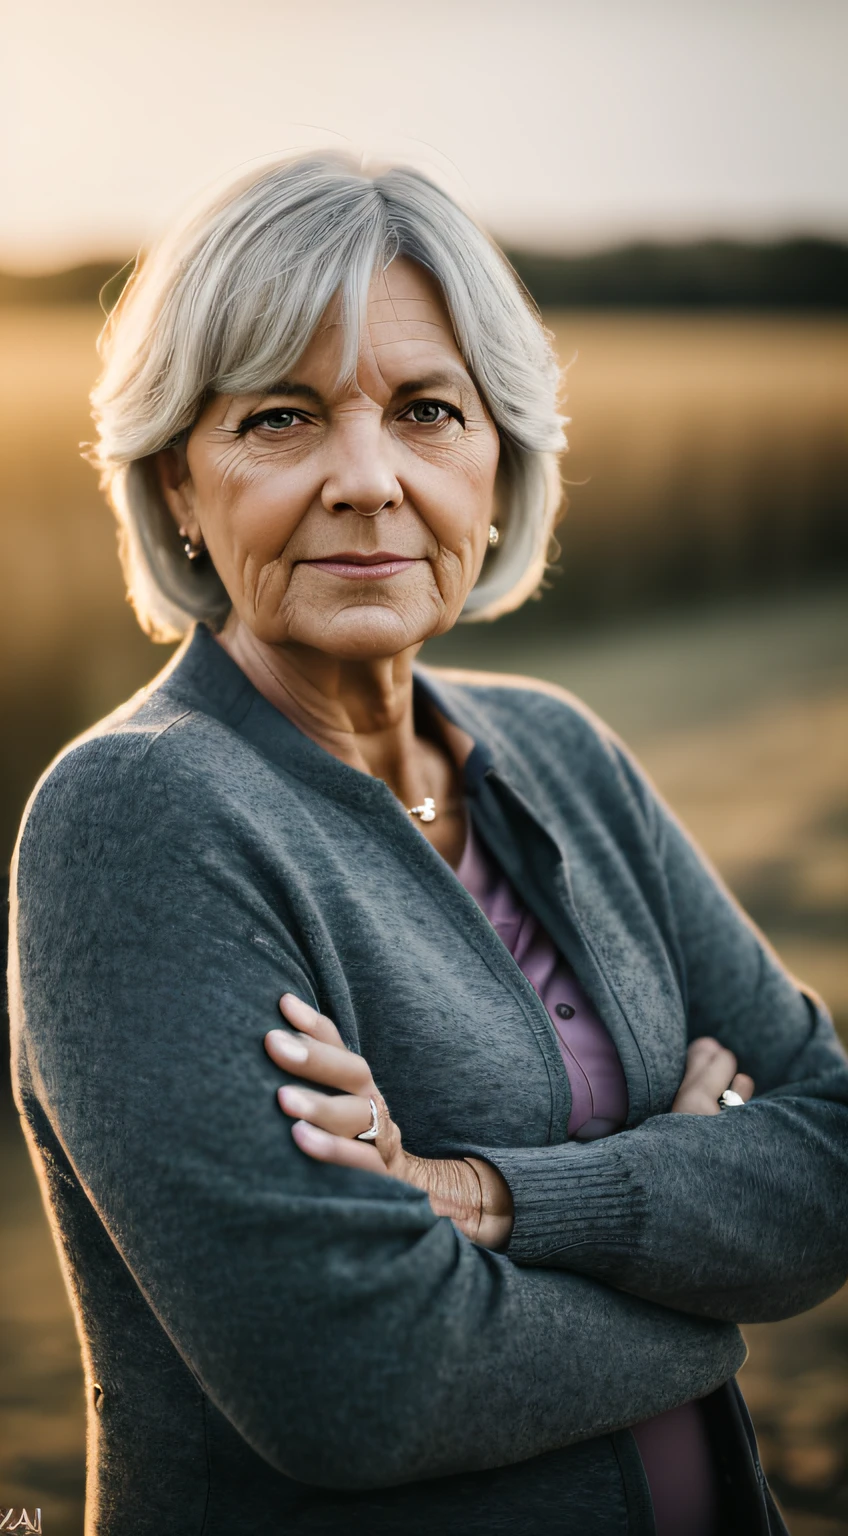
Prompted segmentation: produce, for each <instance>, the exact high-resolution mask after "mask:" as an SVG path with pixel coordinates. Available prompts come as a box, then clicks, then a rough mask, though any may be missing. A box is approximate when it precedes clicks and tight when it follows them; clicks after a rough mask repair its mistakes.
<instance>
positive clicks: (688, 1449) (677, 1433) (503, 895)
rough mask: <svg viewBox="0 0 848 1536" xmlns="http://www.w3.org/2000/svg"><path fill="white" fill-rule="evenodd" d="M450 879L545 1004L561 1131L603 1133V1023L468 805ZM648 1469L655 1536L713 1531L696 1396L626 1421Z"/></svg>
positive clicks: (613, 1106)
mask: <svg viewBox="0 0 848 1536" xmlns="http://www.w3.org/2000/svg"><path fill="white" fill-rule="evenodd" d="M466 818H467V823H466V824H467V833H466V842H465V848H464V850H463V854H462V858H461V859H460V862H459V865H458V867H457V869H456V871H455V873H456V875H457V878H458V879H459V880H460V881H461V882H462V884H463V885H464V886H465V888H466V890H467V891H469V892H470V894H471V895H472V896H473V897H474V899H475V901H476V902H477V904H478V905H479V906H480V907H481V908H482V910H483V912H484V913H485V914H486V916H487V918H488V919H489V922H490V923H491V924H492V927H493V928H494V929H495V931H496V933H497V934H498V935H499V936H500V938H501V939H502V940H503V942H504V944H505V945H506V947H507V949H508V950H509V952H510V954H511V955H512V956H513V958H514V959H515V960H516V962H517V964H518V965H519V966H520V968H521V970H522V971H523V972H524V975H525V976H526V977H527V979H528V981H530V982H531V984H532V985H533V987H534V988H535V990H536V991H537V992H538V994H539V997H540V998H541V1000H542V1002H543V1003H544V1005H545V1007H546V1008H547V1010H548V1013H549V1015H550V1018H551V1023H552V1024H553V1026H554V1029H555V1030H556V1036H557V1041H558V1042H559V1048H560V1051H561V1053H562V1059H563V1061H564V1063H565V1070H566V1072H567V1073H568V1080H569V1082H570V1084H571V1098H572V1103H571V1114H570V1115H569V1117H568V1134H569V1136H570V1137H574V1138H575V1139H576V1140H578V1141H594V1140H596V1139H597V1138H598V1137H600V1136H609V1135H610V1134H611V1133H612V1132H614V1131H618V1130H620V1129H621V1127H622V1126H623V1125H624V1122H625V1120H626V1118H627V1108H628V1099H627V1083H626V1081H625V1077H624V1071H623V1069H622V1065H621V1060H620V1058H619V1055H618V1051H617V1050H616V1047H615V1044H614V1043H613V1040H612V1037H611V1035H610V1034H609V1032H608V1030H607V1028H606V1025H605V1024H604V1023H603V1021H602V1020H601V1019H600V1018H599V1016H598V1014H597V1013H596V1011H595V1009H594V1008H593V1007H592V1004H591V1003H590V1001H589V999H588V997H587V996H586V994H585V992H584V991H583V990H582V988H581V986H580V983H579V982H578V980H577V977H576V976H575V974H574V971H573V970H572V969H571V966H570V965H569V964H568V962H567V961H566V959H565V957H564V956H563V955H561V954H560V953H559V951H558V950H557V949H556V947H555V946H554V944H553V942H552V940H551V939H550V938H549V937H548V934H547V933H546V932H545V930H544V928H542V926H541V924H540V923H539V921H538V919H537V918H536V917H535V916H534V914H533V913H532V912H530V911H529V910H528V909H527V907H526V906H525V905H524V903H523V901H522V900H521V898H520V896H519V895H518V892H517V891H516V890H515V887H514V886H513V885H512V883H511V881H510V880H509V879H508V877H507V876H506V874H505V873H504V871H503V870H502V869H501V867H500V865H499V864H498V863H497V861H496V860H495V858H494V857H493V856H492V854H491V853H490V852H489V849H488V848H487V847H486V845H485V844H484V843H483V842H482V840H481V838H480V837H479V836H478V835H477V832H476V831H475V829H474V826H473V824H472V822H471V818H470V815H468V812H467V811H466ZM630 1428H631V1432H632V1434H633V1435H634V1437H635V1440H636V1444H637V1446H638V1448H639V1454H640V1456H641V1458H642V1462H643V1465H644V1468H645V1473H646V1476H647V1479H648V1484H649V1487H650V1490H651V1498H652V1500H653V1505H654V1516H655V1519H656V1525H657V1533H658V1536H715V1531H716V1510H717V1494H716V1483H715V1480H714V1472H713V1464H712V1460H711V1454H710V1448H709V1442H708V1440H707V1435H706V1428H705V1424H704V1419H703V1415H702V1413H701V1409H700V1405H699V1403H698V1402H697V1400H693V1401H691V1402H688V1403H683V1404H681V1406H680V1407H679V1408H672V1409H670V1410H669V1411H668V1412H667V1413H661V1414H658V1415H657V1416H656V1417H655V1418H653V1419H646V1420H645V1421H644V1422H643V1423H641V1424H633V1425H631V1426H630Z"/></svg>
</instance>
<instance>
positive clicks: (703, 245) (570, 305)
mask: <svg viewBox="0 0 848 1536" xmlns="http://www.w3.org/2000/svg"><path fill="white" fill-rule="evenodd" d="M507 254H508V255H509V258H510V260H511V262H512V263H513V266H514V267H515V269H516V271H517V272H518V273H519V275H520V276H521V278H522V280H523V282H524V283H525V284H526V286H527V288H528V289H529V291H530V293H531V294H532V295H533V298H534V299H535V300H536V302H537V304H539V305H540V306H541V307H542V308H545V309H553V308H561V309H724V310H728V309H740V310H752V309H754V310H755V309H763V310H813V311H822V310H830V311H838V310H846V309H848V244H845V243H843V242H842V241H838V240H824V239H814V238H812V237H807V238H798V239H793V240H782V241H777V242H774V243H773V244H769V245H762V244H746V243H743V242H741V241H736V240H703V241H698V242H696V243H693V244H688V245H658V244H650V243H647V242H645V243H640V244H634V245H626V246H620V247H618V248H616V249H614V250H608V251H597V252H592V253H591V254H588V255H582V256H574V255H572V256H548V255H540V254H538V253H534V252H532V251H516V250H509V251H508V253H507ZM132 267H133V262H132V260H130V261H128V262H126V263H124V264H121V263H120V262H117V261H116V262H112V261H95V262H88V263H86V264H85V265H83V266H78V267H72V268H70V269H69V270H68V271H65V272H51V273H46V274H42V275H39V276H32V277H28V276H23V275H16V274H14V273H3V272H0V304H28V303H29V304H75V303H91V302H93V301H94V302H96V301H97V299H98V298H100V300H101V303H102V305H103V307H104V308H105V309H106V310H108V309H110V308H111V306H112V305H113V304H114V303H115V301H116V300H117V298H118V297H119V295H120V293H121V289H122V288H123V286H124V283H125V282H126V281H127V278H128V277H129V275H130V272H131V271H132Z"/></svg>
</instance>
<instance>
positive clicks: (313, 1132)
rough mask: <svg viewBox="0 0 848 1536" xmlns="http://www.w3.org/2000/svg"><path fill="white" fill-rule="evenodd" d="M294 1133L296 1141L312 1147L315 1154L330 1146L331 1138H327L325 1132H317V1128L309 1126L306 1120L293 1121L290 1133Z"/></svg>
mask: <svg viewBox="0 0 848 1536" xmlns="http://www.w3.org/2000/svg"><path fill="white" fill-rule="evenodd" d="M294 1131H297V1136H296V1137H295V1140H296V1141H298V1142H306V1144H307V1146H310V1147H314V1148H315V1150H316V1152H317V1151H322V1152H325V1151H326V1150H327V1148H328V1147H329V1146H330V1145H331V1144H332V1140H333V1138H332V1136H328V1135H327V1132H326V1131H319V1129H318V1127H317V1126H316V1125H310V1124H309V1121H308V1120H295V1123H294V1125H293V1126H292V1132H294Z"/></svg>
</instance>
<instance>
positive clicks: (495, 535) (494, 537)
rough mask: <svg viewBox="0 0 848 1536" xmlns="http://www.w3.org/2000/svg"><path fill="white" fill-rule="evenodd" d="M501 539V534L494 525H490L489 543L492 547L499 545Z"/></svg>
mask: <svg viewBox="0 0 848 1536" xmlns="http://www.w3.org/2000/svg"><path fill="white" fill-rule="evenodd" d="M499 538H500V532H499V531H498V529H497V528H496V527H495V525H494V523H490V524H489V543H490V544H491V545H492V546H494V545H495V544H497V542H498V539H499Z"/></svg>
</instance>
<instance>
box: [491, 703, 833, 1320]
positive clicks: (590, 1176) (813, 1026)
mask: <svg viewBox="0 0 848 1536" xmlns="http://www.w3.org/2000/svg"><path fill="white" fill-rule="evenodd" d="M608 748H609V750H610V752H611V753H612V754H613V757H614V760H615V763H616V768H617V771H618V773H619V774H620V775H621V779H620V782H621V785H622V788H623V789H624V792H625V793H627V794H629V795H632V796H634V797H635V800H636V804H637V805H638V808H639V814H640V815H641V816H642V817H644V819H645V821H646V822H647V825H648V828H649V831H650V834H651V838H652V841H653V843H654V846H655V848H656V852H657V858H658V860H659V865H660V868H661V871H662V877H663V879H664V882H665V886H666V892H667V897H668V902H667V906H668V911H669V912H670V913H671V914H672V921H673V923H674V926H675V929H676V942H677V951H678V959H679V962H680V963H681V964H682V969H683V975H684V980H685V992H686V994H687V996H688V1031H689V1036H688V1037H689V1039H690V1040H692V1039H695V1038H696V1037H697V1036H699V1035H712V1036H714V1037H715V1038H716V1039H718V1040H720V1041H721V1043H722V1044H723V1045H725V1046H727V1047H728V1048H729V1049H730V1050H732V1051H733V1052H734V1053H735V1055H736V1057H737V1060H738V1063H739V1070H740V1071H741V1072H747V1073H749V1074H750V1076H751V1077H753V1078H754V1082H755V1093H754V1097H753V1098H752V1099H751V1100H750V1101H749V1102H748V1103H747V1104H746V1105H745V1107H744V1108H736V1109H732V1110H729V1111H725V1112H723V1113H721V1114H718V1115H713V1116H708V1115H707V1116H705V1115H691V1114H681V1113H674V1114H672V1113H665V1114H659V1115H654V1116H651V1117H650V1118H649V1119H647V1120H645V1121H643V1123H642V1124H641V1125H639V1126H637V1127H634V1128H632V1129H630V1130H627V1131H622V1132H619V1133H618V1134H617V1135H615V1136H611V1137H607V1138H604V1139H601V1140H598V1141H594V1142H587V1143H583V1144H580V1143H577V1142H573V1141H572V1142H567V1143H566V1144H564V1145H559V1146H548V1147H532V1148H518V1149H505V1150H501V1149H498V1148H486V1149H484V1148H474V1149H468V1150H473V1151H474V1152H475V1153H476V1155H477V1156H480V1157H483V1158H486V1159H488V1161H490V1162H491V1163H494V1164H495V1166H496V1167H498V1168H499V1169H500V1171H501V1173H502V1174H503V1176H504V1178H505V1179H506V1180H507V1183H508V1184H509V1186H510V1188H511V1191H512V1195H513V1200H514V1203H515V1225H514V1228H513V1232H512V1237H511V1240H510V1243H509V1245H508V1247H507V1249H506V1253H507V1255H508V1257H510V1258H511V1259H512V1260H513V1261H514V1262H515V1263H517V1264H527V1265H542V1266H549V1267H554V1268H563V1269H567V1270H569V1271H571V1272H572V1273H579V1274H584V1275H591V1276H593V1277H595V1278H596V1279H601V1280H604V1281H606V1282H607V1283H608V1284H610V1285H613V1286H616V1287H619V1288H620V1289H621V1290H623V1291H627V1292H629V1293H631V1294H632V1295H635V1296H642V1297H645V1298H648V1299H650V1300H652V1301H658V1302H661V1303H662V1304H663V1305H665V1306H668V1307H675V1308H679V1309H680V1310H681V1311H685V1312H689V1313H691V1314H694V1315H698V1316H704V1317H713V1318H725V1319H732V1320H733V1321H734V1322H737V1323H743V1322H764V1321H772V1320H775V1319H778V1318H784V1317H791V1316H793V1315H795V1314H796V1313H798V1312H803V1311H805V1310H807V1309H808V1308H809V1307H813V1306H815V1305H817V1304H818V1303H819V1302H820V1301H823V1300H824V1299H825V1298H826V1297H828V1296H830V1295H832V1294H833V1293H834V1292H835V1291H836V1290H838V1289H839V1287H840V1286H841V1285H842V1284H843V1283H844V1282H845V1280H846V1278H848V1055H846V1052H845V1050H844V1049H843V1047H842V1045H841V1043H840V1041H839V1039H838V1037H837V1035H836V1032H835V1030H834V1026H833V1022H832V1020H831V1018H830V1015H829V1013H828V1011H827V1009H826V1007H825V1005H824V1003H823V1002H822V1000H821V998H820V997H819V996H818V995H817V994H816V993H815V992H814V991H813V990H812V989H811V988H810V987H808V986H805V985H804V984H803V983H801V982H800V981H799V980H798V979H797V978H796V977H794V976H792V975H791V974H790V973H789V972H788V971H787V970H786V968H785V967H784V966H783V965H782V963H781V961H780V959H779V958H778V956H777V954H776V953H775V951H774V950H773V949H772V947H771V946H770V944H769V943H768V941H767V940H766V939H765V937H764V935H763V934H762V933H761V932H760V931H759V929H758V928H757V927H756V925H755V924H754V923H753V922H752V921H751V919H750V918H749V917H748V915H747V914H746V913H745V912H744V911H743V909H742V908H741V907H740V905H739V904H738V902H737V901H736V900H735V898H734V897H733V896H732V895H731V893H730V891H729V890H728V889H727V887H726V886H725V884H724V883H723V881H722V879H721V878H720V876H719V875H718V873H717V872H716V870H715V869H714V868H713V866H712V864H711V863H710V861H709V860H708V859H707V858H706V857H705V855H704V854H703V853H702V852H701V851H700V849H699V848H698V847H697V845H696V844H695V843H694V841H693V839H692V838H691V837H690V836H689V834H688V833H687V832H686V831H685V830H684V828H683V827H682V825H681V824H680V822H679V821H678V819H677V817H676V816H675V815H674V813H673V812H672V811H671V810H670V808H669V807H668V805H666V804H665V802H664V801H663V799H662V797H661V796H660V795H659V793H658V792H657V790H656V788H655V787H654V785H653V784H652V783H651V781H650V779H649V777H648V775H647V774H646V773H645V772H644V770H642V769H641V768H640V767H639V765H638V764H637V763H636V761H635V759H634V758H633V756H632V754H631V753H630V752H629V751H628V750H627V749H626V748H625V747H624V746H623V744H622V743H621V742H620V741H619V740H618V738H616V737H614V736H613V733H610V739H609V741H608Z"/></svg>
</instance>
